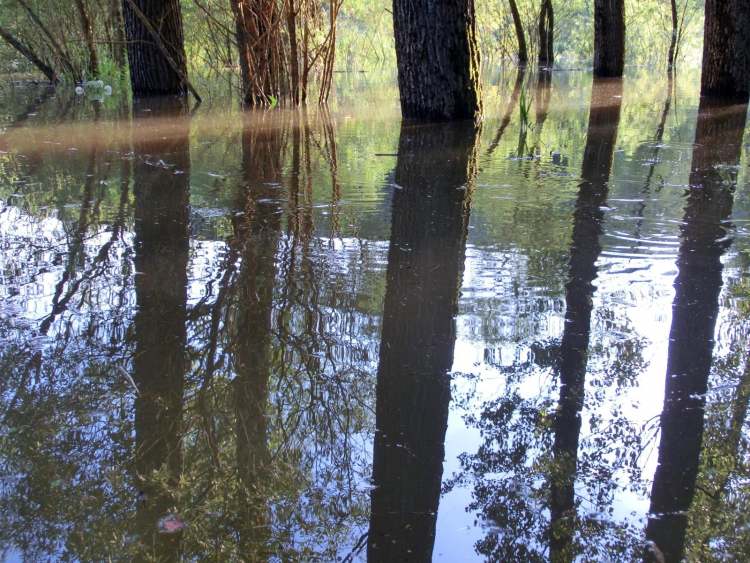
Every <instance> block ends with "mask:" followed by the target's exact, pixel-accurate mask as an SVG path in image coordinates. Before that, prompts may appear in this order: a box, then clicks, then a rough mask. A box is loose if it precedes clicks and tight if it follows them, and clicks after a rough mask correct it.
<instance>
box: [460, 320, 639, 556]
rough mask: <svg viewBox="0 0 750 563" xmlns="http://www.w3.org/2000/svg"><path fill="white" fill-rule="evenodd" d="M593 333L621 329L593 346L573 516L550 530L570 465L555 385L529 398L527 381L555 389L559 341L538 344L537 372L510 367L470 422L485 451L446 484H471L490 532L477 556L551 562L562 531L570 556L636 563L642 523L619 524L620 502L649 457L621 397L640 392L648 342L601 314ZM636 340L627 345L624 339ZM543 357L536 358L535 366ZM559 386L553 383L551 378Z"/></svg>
mask: <svg viewBox="0 0 750 563" xmlns="http://www.w3.org/2000/svg"><path fill="white" fill-rule="evenodd" d="M599 317H600V320H599V322H598V323H597V330H595V331H594V334H597V335H606V334H608V332H609V331H613V329H614V325H618V326H617V331H615V332H616V333H619V334H620V336H619V337H616V338H612V339H610V338H608V337H606V336H605V337H604V339H603V340H601V341H597V342H594V343H592V346H591V350H590V356H591V359H590V362H589V373H588V375H587V392H586V401H585V407H584V409H585V411H584V412H586V413H588V417H587V418H586V425H585V428H586V430H585V432H584V434H583V436H582V438H581V442H580V446H579V452H578V459H577V464H576V465H575V471H576V473H575V479H576V488H575V491H576V492H575V510H574V514H573V520H572V521H571V520H570V519H569V518H565V519H563V520H561V521H559V522H557V523H555V525H554V526H552V527H551V525H550V522H549V510H550V502H551V500H550V494H551V493H550V486H551V483H553V482H555V480H558V481H559V480H565V479H566V478H567V477H566V473H567V472H569V471H570V470H571V468H570V467H569V463H568V461H569V460H566V458H565V456H564V455H561V454H560V453H558V454H555V452H554V432H555V424H556V415H555V410H556V408H557V400H556V399H555V393H556V392H559V389H558V388H557V385H552V386H549V387H548V388H543V391H542V393H541V394H539V395H537V396H528V394H527V393H528V392H527V391H524V390H523V389H524V387H525V386H526V383H525V382H526V381H540V382H543V381H550V380H551V378H550V376H551V375H553V374H554V373H555V371H556V370H557V359H556V357H557V354H558V353H559V344H558V343H557V342H555V341H554V340H551V341H547V342H539V343H534V344H533V345H532V346H531V349H533V350H535V354H534V356H532V357H533V358H534V361H533V362H532V363H528V362H523V363H521V364H515V365H513V366H510V367H507V366H506V367H503V368H502V371H503V372H506V373H507V376H506V384H505V391H504V392H503V395H502V396H501V397H500V398H498V399H495V400H492V401H489V402H487V403H485V404H484V405H483V406H482V407H481V411H480V413H479V415H478V416H474V415H469V416H467V423H468V424H469V425H472V426H475V427H477V428H478V429H479V431H480V434H481V436H482V444H481V446H480V447H479V449H478V451H477V452H476V453H475V454H469V453H465V454H463V455H462V456H461V465H462V472H461V473H460V474H459V475H457V476H455V477H454V478H453V480H452V481H451V482H449V483H448V485H447V488H448V489H450V488H452V487H453V486H456V485H467V484H468V485H471V486H472V488H473V493H472V494H473V501H472V503H471V504H470V506H469V507H468V510H471V511H477V512H478V514H479V515H480V520H481V522H482V523H483V525H484V526H485V527H486V528H487V534H486V536H485V537H484V538H483V539H482V540H480V541H479V542H478V543H477V544H476V549H477V551H478V552H479V553H480V554H482V555H484V556H486V557H487V559H488V560H492V561H546V560H547V557H548V548H547V545H548V542H549V537H550V534H555V533H559V531H560V530H561V527H563V526H565V527H570V528H571V531H572V532H573V539H572V542H573V543H572V545H570V546H568V548H567V550H566V551H567V552H569V553H570V554H573V555H574V554H578V555H582V556H584V557H586V558H597V557H601V556H602V553H606V554H608V556H609V557H610V558H612V559H614V560H625V559H628V558H629V557H635V555H636V554H637V549H638V545H639V544H638V538H639V537H640V527H639V523H638V522H636V521H629V520H622V521H621V520H618V519H617V518H615V517H614V516H613V503H614V498H615V494H617V493H618V491H624V490H625V489H626V488H627V487H628V485H629V483H634V482H637V480H638V479H639V478H640V475H639V473H638V470H637V464H636V461H637V457H638V454H639V452H640V450H641V443H640V438H639V432H640V428H638V427H636V425H634V424H633V423H632V422H630V421H629V420H628V418H627V416H626V414H625V413H624V412H623V410H622V407H621V406H620V405H619V401H618V400H617V397H618V396H619V395H621V391H622V390H624V389H626V388H628V387H630V386H632V385H633V384H634V383H635V381H636V376H637V375H638V374H639V373H641V372H642V370H643V368H644V363H643V359H642V350H643V346H644V342H643V340H642V339H638V338H632V337H630V336H629V331H630V330H631V329H630V328H629V327H628V326H627V325H625V326H623V325H622V321H621V320H618V319H616V318H615V316H614V315H613V314H612V312H611V311H610V310H608V309H605V310H603V311H602V312H601V313H600V316H599ZM625 335H628V336H625ZM537 358H538V359H537ZM552 381H554V379H552Z"/></svg>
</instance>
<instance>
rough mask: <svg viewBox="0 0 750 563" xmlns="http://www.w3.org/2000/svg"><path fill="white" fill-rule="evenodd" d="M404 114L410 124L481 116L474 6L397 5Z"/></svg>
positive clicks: (415, 1)
mask: <svg viewBox="0 0 750 563" xmlns="http://www.w3.org/2000/svg"><path fill="white" fill-rule="evenodd" d="M393 30H394V34H395V40H396V61H397V66H398V86H399V93H400V96H401V113H402V115H403V117H404V118H406V119H423V120H448V119H477V118H478V117H479V115H480V114H481V110H482V105H481V92H480V85H479V48H478V45H477V37H476V18H475V15H474V0H456V1H455V2H434V1H432V0H393Z"/></svg>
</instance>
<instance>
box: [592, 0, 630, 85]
mask: <svg viewBox="0 0 750 563" xmlns="http://www.w3.org/2000/svg"><path fill="white" fill-rule="evenodd" d="M624 67H625V3H624V0H594V76H600V77H616V76H622V72H623V69H624Z"/></svg>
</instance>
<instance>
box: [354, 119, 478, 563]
mask: <svg viewBox="0 0 750 563" xmlns="http://www.w3.org/2000/svg"><path fill="white" fill-rule="evenodd" d="M477 137H478V135H477V131H476V130H475V128H474V125H473V124H472V123H459V124H452V125H445V124H444V125H431V126H415V125H413V124H412V125H409V124H403V125H402V127H401V137H400V140H399V156H398V163H397V164H396V184H397V185H398V186H399V187H400V189H398V190H396V191H395V193H394V196H393V219H392V224H391V242H390V249H389V252H388V272H387V275H386V279H387V285H386V295H385V307H384V311H383V335H382V340H381V345H380V363H379V366H378V379H377V389H376V393H377V401H376V428H377V430H376V433H375V444H374V448H373V481H374V484H375V488H374V489H373V491H372V497H371V500H372V510H371V517H370V532H369V535H368V547H367V555H368V557H367V559H368V561H370V562H371V563H377V562H381V561H382V562H389V563H390V562H391V561H419V562H428V561H431V560H432V549H433V546H434V541H435V522H436V519H437V509H438V504H439V502H440V486H441V482H442V474H443V458H444V455H445V448H444V442H445V432H446V428H447V425H448V405H449V403H450V375H449V373H448V372H449V371H450V369H451V367H452V364H453V346H454V344H455V339H456V326H455V316H456V314H457V308H458V296H459V290H460V287H461V276H462V273H463V263H464V254H465V249H466V234H467V228H468V220H469V206H470V201H471V191H472V186H473V182H474V178H475V176H476V149H475V147H476V141H477Z"/></svg>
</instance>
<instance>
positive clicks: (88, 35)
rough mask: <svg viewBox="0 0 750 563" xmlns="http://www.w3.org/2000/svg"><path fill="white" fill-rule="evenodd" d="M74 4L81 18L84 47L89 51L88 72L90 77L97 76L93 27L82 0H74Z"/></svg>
mask: <svg viewBox="0 0 750 563" xmlns="http://www.w3.org/2000/svg"><path fill="white" fill-rule="evenodd" d="M75 4H76V9H77V10H78V17H79V18H80V20H81V29H82V31H83V39H84V41H85V42H86V49H87V50H88V52H89V72H90V73H91V78H98V77H99V55H98V54H97V52H96V44H95V43H94V29H93V27H92V26H91V18H89V13H88V10H87V9H86V4H85V3H84V0H75Z"/></svg>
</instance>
